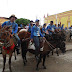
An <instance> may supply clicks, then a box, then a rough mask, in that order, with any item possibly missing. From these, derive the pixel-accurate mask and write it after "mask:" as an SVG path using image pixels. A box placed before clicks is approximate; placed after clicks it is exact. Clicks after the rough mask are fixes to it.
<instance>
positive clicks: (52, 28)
mask: <svg viewBox="0 0 72 72" xmlns="http://www.w3.org/2000/svg"><path fill="white" fill-rule="evenodd" d="M48 29H50V30H51V31H53V30H55V29H56V26H55V25H50V24H49V25H48V26H47V30H48ZM51 31H49V34H50V35H51V34H52V32H51Z"/></svg>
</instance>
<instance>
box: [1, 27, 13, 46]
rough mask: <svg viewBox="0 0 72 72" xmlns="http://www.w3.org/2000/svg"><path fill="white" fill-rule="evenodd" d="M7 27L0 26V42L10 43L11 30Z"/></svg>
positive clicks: (11, 42)
mask: <svg viewBox="0 0 72 72" xmlns="http://www.w3.org/2000/svg"><path fill="white" fill-rule="evenodd" d="M9 29H10V28H9V27H3V28H2V27H1V29H0V42H1V43H3V44H4V45H7V44H8V45H12V44H13V40H12V38H11V32H10V30H9Z"/></svg>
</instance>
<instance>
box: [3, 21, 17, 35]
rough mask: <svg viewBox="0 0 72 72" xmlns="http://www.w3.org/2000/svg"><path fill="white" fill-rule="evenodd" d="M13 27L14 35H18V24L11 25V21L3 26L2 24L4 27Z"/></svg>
mask: <svg viewBox="0 0 72 72" xmlns="http://www.w3.org/2000/svg"><path fill="white" fill-rule="evenodd" d="M5 25H6V26H12V34H13V33H14V34H16V33H17V31H18V24H17V23H15V22H13V23H11V22H10V21H6V22H4V23H3V24H2V27H3V26H5Z"/></svg>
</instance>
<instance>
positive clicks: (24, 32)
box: [18, 29, 51, 70]
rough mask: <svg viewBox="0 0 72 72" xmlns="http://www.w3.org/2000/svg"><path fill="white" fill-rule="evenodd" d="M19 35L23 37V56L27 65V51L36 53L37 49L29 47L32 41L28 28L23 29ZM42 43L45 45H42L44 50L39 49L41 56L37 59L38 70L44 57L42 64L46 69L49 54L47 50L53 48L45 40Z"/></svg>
mask: <svg viewBox="0 0 72 72" xmlns="http://www.w3.org/2000/svg"><path fill="white" fill-rule="evenodd" d="M18 36H19V37H20V39H21V49H22V58H23V62H24V65H25V64H26V62H27V60H26V53H27V51H29V52H30V53H32V54H35V50H33V49H29V45H30V43H31V42H30V33H28V32H27V30H26V29H23V30H21V31H20V32H19V33H18ZM41 45H43V46H42V48H43V50H42V51H39V55H40V56H39V60H38V61H37V65H36V70H38V66H39V63H40V62H41V59H43V64H42V66H43V68H44V69H46V66H45V59H46V55H47V52H48V51H50V50H51V47H50V46H49V45H48V43H47V41H45V40H43V42H42V44H41Z"/></svg>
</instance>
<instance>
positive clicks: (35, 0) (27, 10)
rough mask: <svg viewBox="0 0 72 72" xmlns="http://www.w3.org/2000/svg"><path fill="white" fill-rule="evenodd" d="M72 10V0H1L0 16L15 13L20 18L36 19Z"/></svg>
mask: <svg viewBox="0 0 72 72" xmlns="http://www.w3.org/2000/svg"><path fill="white" fill-rule="evenodd" d="M68 10H72V0H0V16H1V17H9V16H10V15H11V14H15V15H16V16H17V17H18V18H27V19H30V20H35V19H36V18H38V19H41V22H42V23H43V21H42V20H43V17H44V14H45V16H47V13H48V14H49V15H52V14H57V13H60V12H64V11H68Z"/></svg>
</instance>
